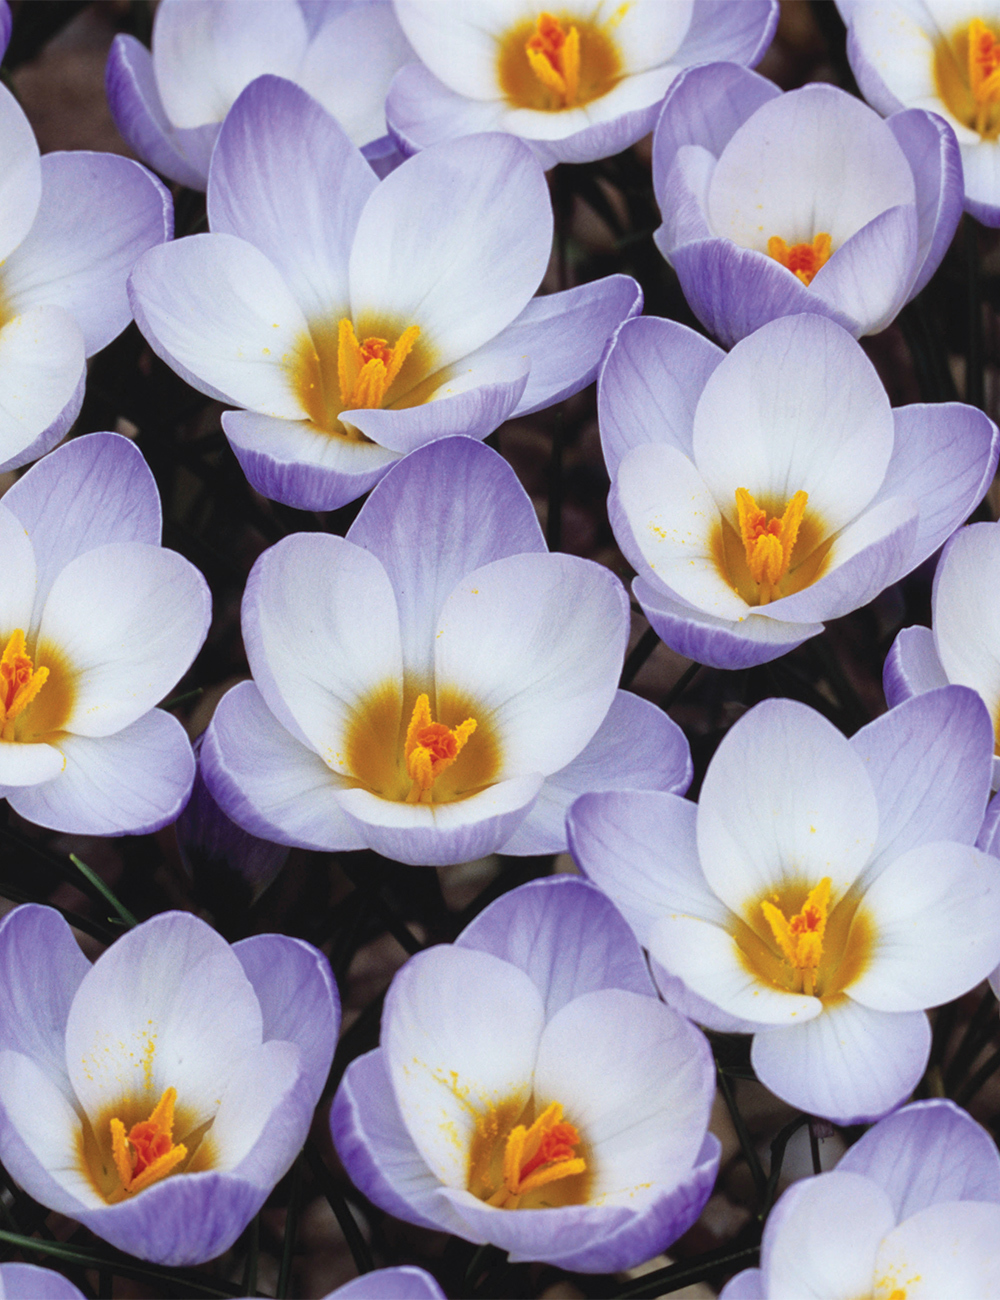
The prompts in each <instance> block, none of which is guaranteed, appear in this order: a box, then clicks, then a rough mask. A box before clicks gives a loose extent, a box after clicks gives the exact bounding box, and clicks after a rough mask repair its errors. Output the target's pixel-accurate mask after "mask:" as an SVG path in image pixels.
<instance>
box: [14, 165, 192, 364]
mask: <svg viewBox="0 0 1000 1300" xmlns="http://www.w3.org/2000/svg"><path fill="white" fill-rule="evenodd" d="M173 233H174V205H173V201H172V199H171V197H170V194H169V192H168V191H167V190H166V189H165V188H164V186H163V185H162V184H161V183H160V182H159V181H158V180H157V179H156V177H155V176H151V175H150V173H149V172H148V171H146V169H145V167H141V166H140V165H139V164H138V163H136V162H133V161H132V160H131V159H130V158H119V157H117V156H116V155H115V154H109V153H89V152H85V151H83V150H80V151H74V152H73V153H50V154H46V155H45V157H44V159H43V160H42V201H41V205H40V206H39V209H38V216H37V217H36V219H35V223H34V225H33V226H32V227H31V231H30V232H29V234H28V236H27V238H26V239H25V240H24V242H23V243H22V244H21V245H20V246H19V247H18V248H17V249H15V250H14V252H12V253H11V254H10V256H9V257H8V258H7V260H6V262H5V263H4V265H3V273H2V274H3V291H4V296H5V298H6V299H7V301H8V303H9V305H10V309H11V311H12V312H15V313H20V312H25V311H28V310H30V308H32V307H35V306H50V305H51V306H56V307H62V308H63V309H64V310H65V311H67V312H69V314H70V315H71V316H72V317H73V319H74V320H75V321H76V323H77V324H78V325H79V326H80V329H81V330H82V331H83V338H84V346H85V348H86V353H87V356H88V357H89V356H91V355H92V354H93V353H94V352H98V351H100V349H101V348H103V347H104V346H105V345H106V344H108V343H110V342H111V340H112V339H113V338H115V337H116V336H117V335H118V334H120V333H121V331H122V330H123V329H124V328H125V326H126V325H127V324H128V323H129V321H131V319H132V309H131V308H130V306H129V302H128V295H127V294H126V292H125V281H126V278H127V276H128V274H129V272H130V271H131V270H132V267H133V266H134V265H135V262H136V259H137V258H138V257H139V256H140V254H142V253H144V252H145V251H146V250H147V249H148V248H152V247H153V245H154V244H162V243H163V242H164V241H165V240H167V239H170V238H171V236H172V235H173Z"/></svg>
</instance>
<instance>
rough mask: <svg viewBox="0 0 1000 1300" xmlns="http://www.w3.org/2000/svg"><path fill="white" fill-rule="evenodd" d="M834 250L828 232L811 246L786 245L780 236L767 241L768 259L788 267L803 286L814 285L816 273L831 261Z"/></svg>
mask: <svg viewBox="0 0 1000 1300" xmlns="http://www.w3.org/2000/svg"><path fill="white" fill-rule="evenodd" d="M832 249H833V240H832V239H831V237H830V236H829V235H828V234H827V233H826V231H820V233H819V234H818V235H817V236H816V238H815V239H814V240H813V241H812V243H811V244H786V243H785V241H784V240H783V239H782V238H781V236H780V235H772V236H771V238H770V239H769V240H768V241H767V254H768V257H773V258H774V260H775V261H776V262H780V263H781V265H782V266H785V267H787V268H788V270H789V271H791V272H793V274H795V275H797V276H798V277H799V279H800V280H801V281H802V283H803V284H811V283H812V279H813V276H814V275H815V274H816V272H817V271H818V270H819V269H820V267H822V266H825V265H826V263H827V262H828V261H829V259H830V253H831V252H832Z"/></svg>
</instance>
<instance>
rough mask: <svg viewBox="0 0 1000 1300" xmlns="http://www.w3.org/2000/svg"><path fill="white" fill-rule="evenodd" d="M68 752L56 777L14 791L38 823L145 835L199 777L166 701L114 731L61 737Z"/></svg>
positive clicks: (18, 805)
mask: <svg viewBox="0 0 1000 1300" xmlns="http://www.w3.org/2000/svg"><path fill="white" fill-rule="evenodd" d="M57 743H58V748H59V751H60V752H61V753H62V755H63V757H64V759H65V760H66V766H65V768H64V769H63V771H62V772H61V773H60V774H59V776H57V777H56V778H55V780H53V781H45V782H43V783H42V784H40V785H33V786H26V787H24V788H23V789H21V790H17V791H15V792H11V793H8V795H7V802H8V803H9V804H10V806H11V807H12V808H13V809H14V811H15V812H16V813H18V814H19V815H20V816H21V817H24V818H26V819H27V820H28V821H29V822H34V823H35V825H36V826H48V827H50V828H51V829H52V830H59V831H66V832H68V833H71V834H73V835H146V834H148V833H149V832H151V831H158V830H159V829H160V828H161V827H163V826H169V825H170V823H171V822H174V821H176V820H177V817H178V815H179V814H180V811H181V809H182V808H183V807H184V805H185V804H186V803H187V800H188V796H189V795H190V793H191V783H192V782H193V781H194V755H193V754H192V752H191V742H190V741H189V740H188V738H187V734H186V732H185V731H184V728H183V727H182V726H181V724H180V723H179V722H178V721H177V719H176V718H174V717H171V715H170V714H169V713H164V712H163V710H162V709H151V710H150V711H149V713H147V714H145V715H144V716H143V717H141V718H139V719H138V720H137V721H135V722H133V723H132V724H131V725H130V726H127V727H125V728H124V729H123V730H121V731H119V732H116V733H115V734H114V735H110V736H97V737H91V736H72V735H64V736H61V737H60V738H59V741H58V742H57Z"/></svg>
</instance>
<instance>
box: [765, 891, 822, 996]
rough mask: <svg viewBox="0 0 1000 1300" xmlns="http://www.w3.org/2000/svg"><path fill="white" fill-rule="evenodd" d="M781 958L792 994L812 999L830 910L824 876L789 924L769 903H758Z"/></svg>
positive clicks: (781, 913)
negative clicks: (792, 975) (793, 988)
mask: <svg viewBox="0 0 1000 1300" xmlns="http://www.w3.org/2000/svg"><path fill="white" fill-rule="evenodd" d="M760 906H761V910H762V911H763V913H764V918H765V920H766V921H767V923H768V925H769V926H770V927H771V933H772V934H773V935H774V939H775V942H776V943H777V945H778V947H779V948H780V949H781V955H782V956H783V957H784V959H785V961H787V962H788V964H789V965H790V966H791V967H792V969H793V970H794V972H795V981H796V986H797V988H796V991H800V992H802V993H805V994H807V995H808V996H810V997H811V996H812V995H813V994H814V993H815V991H816V968H817V967H818V966H819V963H820V958H821V957H822V956H823V934H824V932H825V931H826V917H827V913H828V911H829V909H830V877H829V876H824V877H823V879H822V880H821V881H820V882H819V884H818V885H817V886H816V888H815V889H813V890H811V891H810V893H809V896H808V898H807V899H806V901H805V902H804V903H803V904H802V910H801V912H798V913H797V914H796V915H795V916H793V917H792V918H791V920H786V918H785V915H784V913H783V912H782V911H781V910H780V909H779V908H777V907H775V905H774V904H773V903H769V902H768V901H767V899H765V900H764V901H763V902H762V903H761V905H760Z"/></svg>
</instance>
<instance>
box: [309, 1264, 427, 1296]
mask: <svg viewBox="0 0 1000 1300" xmlns="http://www.w3.org/2000/svg"><path fill="white" fill-rule="evenodd" d="M335 1296H336V1298H337V1300H445V1295H444V1292H443V1291H442V1290H441V1288H440V1287H439V1286H438V1284H437V1283H436V1282H435V1281H434V1279H433V1278H432V1277H431V1275H430V1273H425V1272H424V1270H423V1269H422V1268H416V1267H414V1266H413V1265H412V1264H404V1265H402V1266H401V1267H400V1268H377V1269H375V1270H374V1271H373V1272H371V1273H362V1274H361V1276H360V1277H356V1278H355V1279H354V1280H353V1282H346V1283H345V1284H344V1285H343V1286H339V1287H337V1290H336V1291H331V1292H330V1294H329V1295H328V1296H327V1297H326V1300H333V1298H334V1297H335Z"/></svg>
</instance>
